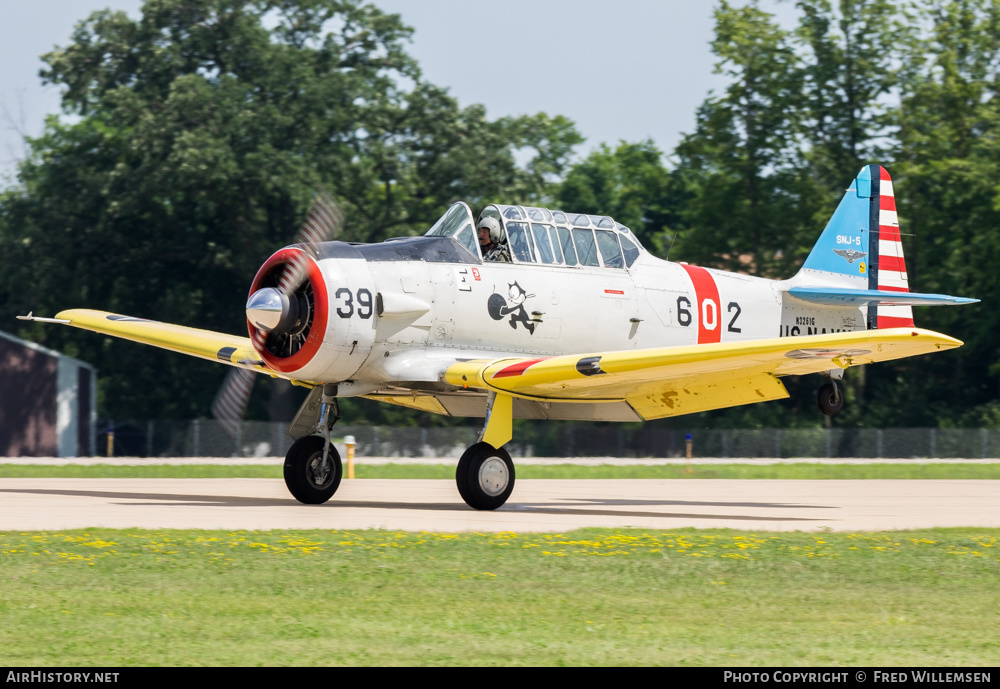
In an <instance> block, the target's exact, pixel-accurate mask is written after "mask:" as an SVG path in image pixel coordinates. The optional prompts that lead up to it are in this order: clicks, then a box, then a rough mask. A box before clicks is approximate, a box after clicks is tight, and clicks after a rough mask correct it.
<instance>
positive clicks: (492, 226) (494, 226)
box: [477, 218, 503, 244]
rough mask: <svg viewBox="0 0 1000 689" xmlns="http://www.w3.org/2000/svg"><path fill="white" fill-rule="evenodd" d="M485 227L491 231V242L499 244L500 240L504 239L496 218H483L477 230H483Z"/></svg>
mask: <svg viewBox="0 0 1000 689" xmlns="http://www.w3.org/2000/svg"><path fill="white" fill-rule="evenodd" d="M484 227H485V228H486V229H487V230H489V231H490V241H492V242H493V243H495V244H499V243H500V240H501V239H503V234H502V233H501V232H500V222H499V221H498V220H497V219H496V218H482V219H481V220H480V221H479V225H478V226H477V229H480V230H481V229H483V228H484Z"/></svg>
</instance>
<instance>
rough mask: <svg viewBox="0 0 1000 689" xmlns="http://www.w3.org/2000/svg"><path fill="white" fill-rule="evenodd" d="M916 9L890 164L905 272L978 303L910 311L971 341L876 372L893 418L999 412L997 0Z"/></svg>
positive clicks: (916, 281) (948, 419) (959, 420)
mask: <svg viewBox="0 0 1000 689" xmlns="http://www.w3.org/2000/svg"><path fill="white" fill-rule="evenodd" d="M919 9H920V10H921V12H920V14H919V15H918V16H919V18H920V19H921V20H922V21H921V22H920V24H919V26H920V29H921V30H920V32H919V33H916V34H915V35H914V36H913V37H912V38H911V39H910V40H909V41H907V42H906V43H904V44H902V46H901V52H902V56H903V69H902V70H901V73H902V74H903V75H904V78H903V80H902V83H901V90H902V97H901V100H900V103H899V107H898V109H897V110H896V112H895V118H896V119H895V124H896V125H897V126H898V128H899V134H898V137H897V146H898V149H897V162H896V163H895V165H894V166H893V168H892V173H893V180H894V183H895V188H896V189H898V192H897V206H898V208H899V214H900V226H901V228H902V231H903V232H904V233H905V234H906V235H907V236H904V243H905V244H904V245H905V247H906V250H907V254H906V265H907V273H908V277H909V280H910V286H911V289H916V290H919V291H924V292H942V293H947V294H961V295H965V296H973V297H978V298H980V299H982V300H983V303H982V304H979V305H975V306H971V307H963V308H961V309H926V310H919V311H918V312H917V313H916V314H915V315H916V320H917V323H918V325H922V326H925V327H929V328H933V329H935V330H940V331H942V332H946V333H949V334H952V335H955V336H956V337H959V338H960V339H962V340H964V341H965V346H964V347H962V348H960V349H958V350H957V351H956V352H954V353H953V354H951V355H950V356H948V357H941V358H938V357H929V359H928V361H927V362H920V363H919V365H918V364H917V362H913V363H901V364H900V365H898V366H896V367H894V369H893V371H892V374H893V375H894V376H895V377H894V379H891V380H881V383H882V385H883V387H885V388H887V390H891V391H892V392H891V393H890V394H891V401H892V404H886V405H885V412H884V414H883V415H882V416H883V418H885V419H886V421H887V422H889V423H894V422H898V421H899V420H900V419H906V420H911V421H910V422H911V423H916V422H918V421H919V423H922V424H929V425H935V424H936V423H937V422H939V421H940V422H942V423H945V424H964V423H973V424H978V423H981V422H982V421H983V420H984V419H986V420H987V421H989V420H990V419H994V421H993V422H994V423H995V418H996V414H995V410H996V409H997V408H1000V404H998V389H1000V380H998V375H1000V350H998V346H997V340H996V332H997V330H998V328H1000V319H998V317H997V315H996V314H995V312H994V311H995V310H994V309H991V308H990V307H989V304H990V303H992V302H995V300H996V299H998V298H1000V277H998V275H997V271H996V265H997V262H998V261H1000V240H998V237H997V234H996V232H995V231H994V228H995V227H997V226H998V225H1000V189H998V187H997V183H996V180H997V178H998V175H1000V147H998V144H997V139H998V137H1000V106H998V98H997V97H998V95H1000V93H998V83H1000V71H998V65H1000V2H997V1H996V0H987V1H984V2H980V1H977V2H970V1H966V0H953V1H952V0H949V1H942V0H929V1H927V2H924V3H922V4H921V5H920V6H919ZM872 373H873V374H874V375H879V376H884V375H888V372H886V373H885V374H883V373H879V372H877V371H873V372H872ZM896 383H905V386H904V385H896ZM887 396H888V395H887Z"/></svg>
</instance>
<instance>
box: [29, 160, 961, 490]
mask: <svg viewBox="0 0 1000 689" xmlns="http://www.w3.org/2000/svg"><path fill="white" fill-rule="evenodd" d="M491 219H492V220H491ZM340 222H341V218H340V215H339V210H338V208H337V207H336V205H335V204H334V203H333V202H332V201H330V200H329V198H328V197H326V196H325V195H322V194H321V195H319V196H318V197H317V200H316V202H315V203H314V205H313V208H312V209H311V211H310V213H309V217H308V219H307V221H306V223H305V225H304V227H303V229H302V231H301V232H300V234H299V236H298V238H297V243H296V244H294V245H292V246H288V247H286V248H284V249H281V250H280V251H278V252H277V253H275V254H274V255H273V256H271V257H270V258H268V259H267V260H266V261H265V262H264V265H263V266H262V267H261V268H260V270H259V271H258V272H257V275H256V277H254V279H253V283H252V285H251V287H250V297H249V301H248V302H247V305H246V315H247V329H248V331H249V336H248V337H238V336H235V335H225V334H222V333H217V332H211V331H206V330H198V329H194V328H188V327H184V326H180V325H171V324H167V323H160V322H157V321H150V320H145V319H142V318H133V317H128V316H121V315H116V314H110V313H105V312H101V311H92V310H85V309H72V310H68V311H63V312H61V313H59V314H58V315H57V316H56V317H55V318H51V319H46V318H37V317H34V316H31V314H29V315H28V316H26V317H22V318H31V319H33V320H39V321H45V322H57V323H64V324H67V325H71V326H74V327H77V328H84V329H87V330H93V331H96V332H99V333H104V334H107V335H113V336H115V337H122V338H126V339H129V340H134V341H137V342H142V343H145V344H150V345H153V346H156V347H162V348H165V349H169V350H173V351H176V352H181V353H184V354H189V355H192V356H196V357H201V358H203V359H209V360H211V361H219V362H222V363H224V364H227V365H229V366H233V367H236V368H237V369H238V370H239V371H240V373H239V374H235V381H236V384H235V385H231V386H229V390H230V392H229V393H228V394H227V395H222V396H221V399H220V400H217V401H219V402H220V404H219V405H217V411H218V414H217V415H219V416H221V417H222V419H223V420H225V419H227V418H228V419H229V420H232V418H233V417H235V416H238V415H241V414H242V409H241V407H244V406H245V400H246V396H247V395H248V394H249V392H248V391H249V384H248V383H249V382H250V381H252V376H253V373H264V374H268V375H271V376H276V377H279V378H285V379H288V380H290V381H292V382H294V383H297V384H301V385H306V386H308V387H311V388H312V390H311V392H310V395H309V397H308V398H307V399H306V401H305V402H304V403H303V405H302V407H301V409H300V410H299V412H298V414H297V416H296V417H295V419H294V420H293V421H292V424H291V426H290V427H289V431H288V432H289V434H290V435H291V436H292V437H293V438H294V439H295V442H294V444H293V445H292V447H291V449H290V450H289V451H288V454H287V456H286V457H285V466H284V476H285V483H286V484H287V486H288V489H289V491H291V493H292V495H293V496H295V498H296V499H298V500H299V501H300V502H303V503H308V504H319V503H323V502H326V501H327V500H329V499H330V498H331V497H332V496H333V494H334V493H335V492H336V491H337V487H338V486H339V485H340V480H341V476H342V467H341V460H340V456H339V454H338V453H337V450H336V448H335V447H334V446H333V445H332V444H331V442H330V431H331V426H332V425H333V424H334V423H335V421H336V420H337V418H338V415H339V414H338V408H337V399H338V398H339V397H345V396H353V395H362V396H364V397H367V398H369V399H374V400H380V401H383V402H388V403H391V404H397V405H403V406H406V407H412V408H414V409H420V410H423V411H428V412H434V413H437V414H449V415H453V416H470V417H483V418H484V419H485V421H484V424H483V428H482V433H481V435H480V437H479V442H477V443H476V444H474V445H472V446H471V447H469V448H468V450H467V451H466V452H465V454H464V455H462V457H461V459H460V460H459V461H458V467H457V471H456V480H457V483H458V490H459V493H460V494H461V496H462V498H463V499H464V500H465V502H466V503H468V504H469V505H470V506H471V507H474V508H476V509H480V510H492V509H496V508H497V507H500V506H501V505H503V504H504V502H505V501H506V500H507V498H508V497H509V496H510V494H511V491H512V490H513V487H514V465H513V462H512V461H511V458H510V455H509V454H508V453H507V452H506V451H505V450H504V445H505V444H506V443H507V442H509V441H510V440H511V437H512V423H511V422H512V419H515V418H526V419H574V420H589V421H642V420H645V419H658V418H662V417H667V416H677V415H680V414H690V413H694V412H701V411H706V410H710V409H719V408H723V407H730V406H736V405H742V404H750V403H753V402H765V401H768V400H776V399H781V398H784V397H787V396H788V393H787V391H786V390H785V387H784V385H783V384H782V382H781V378H782V377H783V376H790V375H803V374H808V373H819V374H822V375H824V376H826V377H827V378H828V379H829V380H828V381H827V382H826V383H825V384H824V385H823V386H822V387H821V388H820V391H819V395H818V404H819V407H820V410H821V411H823V412H824V413H826V414H830V415H832V414H835V413H836V412H837V411H839V410H840V408H841V407H842V405H843V399H844V398H843V395H842V392H841V390H840V388H839V386H838V385H837V381H838V380H840V379H841V378H842V376H843V373H844V371H845V370H846V369H848V368H849V367H851V366H858V365H861V364H870V363H873V362H878V361H887V360H891V359H898V358H901V357H908V356H915V355H918V354H924V353H927V352H936V351H939V350H943V349H950V348H952V347H958V346H960V345H961V344H962V343H961V342H960V341H958V340H956V339H953V338H951V337H948V336H946V335H942V334H939V333H936V332H931V331H928V330H922V329H920V328H917V327H915V326H914V322H913V314H912V311H911V307H913V306H930V305H950V304H963V303H970V302H974V301H977V300H975V299H965V298H960V297H951V296H946V295H940V294H920V293H916V292H910V291H909V286H908V282H907V276H906V265H905V263H904V261H903V247H902V244H901V242H900V234H899V225H898V221H897V216H896V206H895V201H894V198H893V189H892V182H891V180H890V179H889V175H888V174H887V173H886V171H885V170H884V169H883V168H881V167H880V166H878V165H867V166H865V167H863V168H862V169H861V171H860V172H859V173H858V175H857V176H856V177H855V179H853V180H852V181H851V184H850V188H849V189H848V190H847V192H846V193H845V194H844V197H843V199H842V200H841V202H840V205H839V206H838V207H837V209H836V212H835V213H834V214H833V216H832V218H831V219H830V221H829V223H828V224H827V226H826V229H824V230H823V232H822V234H820V237H819V239H818V241H817V242H816V244H815V246H814V247H813V249H812V252H811V253H810V254H809V256H808V258H806V261H805V263H804V264H803V266H802V268H801V269H800V270H799V272H798V273H797V274H796V275H795V276H794V277H792V278H791V279H788V280H767V279H763V278H756V277H750V276H747V275H741V274H737V273H729V272H724V271H719V270H713V269H710V268H700V267H697V266H693V265H688V264H685V263H671V262H668V261H664V260H661V259H659V258H656V257H654V256H652V255H650V254H649V253H648V252H647V251H646V250H645V249H643V247H642V246H641V245H640V243H639V241H638V239H637V238H636V237H635V235H634V234H632V233H631V232H630V231H629V229H628V228H627V227H624V226H623V225H620V224H618V223H616V222H615V221H614V220H613V219H611V218H609V217H606V216H595V215H585V214H574V213H566V212H562V211H558V210H549V209H545V208H530V207H522V206H503V205H490V206H486V207H485V208H484V209H483V210H482V213H481V214H480V216H479V218H478V219H476V218H474V216H473V213H472V212H471V211H470V209H469V207H468V206H467V205H465V204H464V203H456V204H455V205H453V206H452V207H451V208H450V209H448V211H447V212H446V213H445V214H444V215H443V216H442V217H441V219H440V220H438V221H437V222H436V223H435V224H434V226H433V227H431V228H430V230H429V231H428V232H427V233H426V234H425V235H423V236H422V237H406V238H400V239H392V240H388V241H386V242H383V243H381V244H354V243H348V242H340V241H324V239H326V238H328V237H329V236H331V234H330V232H331V231H332V230H335V229H336V228H337V227H339V224H340ZM480 227H482V228H483V229H482V230H478V228H480ZM477 230H478V231H477ZM490 235H492V237H491V236H490ZM480 240H482V243H483V244H490V243H491V242H492V243H496V244H499V245H501V246H502V247H503V249H505V250H503V251H500V252H492V251H491V252H490V256H492V255H493V254H494V253H500V254H503V256H502V257H503V258H504V259H506V260H502V261H490V260H484V257H483V253H482V251H481V247H480ZM231 378H232V376H231ZM248 379H249V380H248Z"/></svg>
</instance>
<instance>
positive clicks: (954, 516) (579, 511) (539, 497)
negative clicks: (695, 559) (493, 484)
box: [0, 478, 1000, 532]
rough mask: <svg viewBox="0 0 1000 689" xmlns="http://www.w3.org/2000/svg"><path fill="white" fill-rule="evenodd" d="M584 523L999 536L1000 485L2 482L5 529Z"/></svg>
mask: <svg viewBox="0 0 1000 689" xmlns="http://www.w3.org/2000/svg"><path fill="white" fill-rule="evenodd" d="M585 526H601V527H626V526H632V527H642V528H649V529H677V528H682V527H699V528H731V529H743V530H753V531H796V530H799V531H817V530H825V529H831V530H834V531H881V530H891V529H909V528H925V527H935V526H984V527H1000V481H979V480H948V481H932V480H908V481H897V480H865V481H836V480H833V481H797V480H782V481H778V480H721V479H712V480H700V479H689V480H668V479H616V480H594V479H582V480H580V479H578V480H557V479H531V480H521V481H518V483H517V485H516V486H515V488H514V494H513V496H512V497H511V499H510V500H509V501H508V503H507V504H506V505H505V506H504V507H503V508H501V509H500V510H497V511H495V512H477V511H475V510H473V509H471V508H469V507H467V506H466V505H465V503H463V502H462V500H461V498H459V496H458V491H457V489H456V488H455V484H454V482H453V481H450V480H427V479H424V480H408V479H356V480H353V481H352V480H344V482H343V483H342V484H341V487H340V490H339V491H338V492H337V494H336V495H335V496H334V498H333V499H332V500H331V501H330V502H328V503H327V504H325V505H317V506H307V505H300V504H299V503H297V502H295V500H294V499H292V498H291V496H289V494H288V492H287V491H286V489H285V485H284V483H283V482H282V481H281V480H275V479H34V478H10V479H0V530H17V531H23V530H39V529H41V530H56V529H75V528H87V527H113V528H125V527H139V528H150V529H158V528H184V529H188V528H204V529H312V528H319V529H364V528H387V529H401V530H406V531H421V530H428V531H446V532H455V531H515V532H562V531H568V530H571V529H575V528H579V527H585Z"/></svg>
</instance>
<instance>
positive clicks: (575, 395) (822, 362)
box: [445, 328, 962, 418]
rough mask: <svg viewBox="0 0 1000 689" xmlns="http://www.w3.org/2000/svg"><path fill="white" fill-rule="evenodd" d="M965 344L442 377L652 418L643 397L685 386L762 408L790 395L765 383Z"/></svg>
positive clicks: (848, 345) (836, 345)
mask: <svg viewBox="0 0 1000 689" xmlns="http://www.w3.org/2000/svg"><path fill="white" fill-rule="evenodd" d="M961 344H962V343H961V342H960V341H959V340H956V339H954V338H951V337H948V336H947V335H942V334H940V333H935V332H932V331H929V330H921V329H919V328H893V329H885V330H864V331H857V332H848V333H832V334H823V335H809V336H804V337H794V338H773V339H768V340H755V341H750V342H727V343H715V344H702V345H690V346H682V347H666V348H658V349H645V350H631V351H618V352H595V353H591V354H582V355H572V356H556V357H548V358H541V359H538V358H535V359H529V358H509V359H499V360H494V361H487V360H482V359H480V360H473V361H466V362H459V363H456V364H454V365H452V366H450V367H449V368H448V370H447V371H446V372H445V380H446V381H447V382H449V383H451V384H452V385H458V386H464V387H473V388H482V389H487V390H496V391H498V392H505V393H507V394H511V395H514V396H516V397H525V398H530V399H540V400H557V399H560V400H561V399H565V400H578V401H583V402H586V401H599V400H622V399H630V400H631V399H636V400H637V403H638V404H640V406H642V407H643V408H645V409H647V411H649V412H650V413H654V412H656V410H657V408H659V409H660V411H672V410H671V407H669V405H667V404H666V401H662V404H660V403H657V402H655V400H651V401H647V402H642V399H643V398H644V397H651V396H653V397H655V396H656V395H657V394H661V395H662V394H663V393H666V392H670V391H678V390H681V389H683V387H684V386H687V389H689V390H695V389H698V390H699V396H703V395H707V396H708V397H713V398H714V397H719V398H721V397H722V396H724V395H725V394H735V393H736V391H748V392H743V393H740V394H741V395H742V396H743V397H745V401H744V402H740V403H741V404H744V403H749V402H752V401H754V400H753V399H752V396H753V395H756V394H757V393H756V392H754V390H757V389H759V390H760V391H761V393H762V394H763V397H759V396H758V398H759V399H760V400H761V401H763V399H778V398H779V397H784V396H785V394H783V389H784V386H781V390H778V388H777V387H775V385H774V384H772V383H770V382H768V381H767V380H766V379H765V378H764V376H767V377H771V378H772V379H775V378H777V377H780V376H789V375H804V374H808V373H818V372H821V371H829V370H831V369H835V368H847V367H849V366H857V365H860V364H869V363H873V362H877V361H889V360H891V359H899V358H903V357H908V356H916V355H919V354H926V353H929V352H934V351H939V350H943V349H950V348H953V347H958V346H960V345H961ZM774 383H778V381H777V380H774ZM779 385H780V383H779ZM706 386H708V387H706ZM711 386H715V387H711ZM720 386H721V387H720ZM723 390H728V391H729V392H723ZM680 394H682V393H679V395H680ZM690 394H691V395H694V392H691V393H690ZM743 397H741V399H742V398H743ZM661 400H662V398H661ZM713 404H714V403H713ZM722 406H726V405H722ZM696 407H697V405H695V406H694V407H692V409H695V408H696ZM707 408H716V407H715V406H711V407H707ZM698 410H700V409H698ZM675 413H687V412H686V411H685V412H675ZM643 415H645V414H643ZM667 415H669V414H667ZM649 418H653V417H649Z"/></svg>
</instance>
